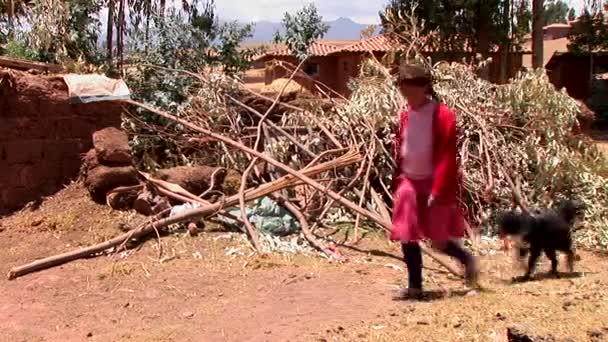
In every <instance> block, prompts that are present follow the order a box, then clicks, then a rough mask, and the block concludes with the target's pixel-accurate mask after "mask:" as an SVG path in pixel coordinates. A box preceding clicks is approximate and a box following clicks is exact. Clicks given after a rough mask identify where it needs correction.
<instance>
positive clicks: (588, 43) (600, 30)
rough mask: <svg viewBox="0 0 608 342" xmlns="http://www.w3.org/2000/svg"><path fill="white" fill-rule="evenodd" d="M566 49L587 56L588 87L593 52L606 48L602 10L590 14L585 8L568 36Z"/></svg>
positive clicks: (607, 38)
mask: <svg viewBox="0 0 608 342" xmlns="http://www.w3.org/2000/svg"><path fill="white" fill-rule="evenodd" d="M568 40H569V41H570V44H568V51H570V52H572V53H575V54H581V55H588V56H589V87H591V85H592V82H593V68H594V66H593V54H594V53H595V52H596V51H597V50H600V49H606V48H608V25H607V24H606V22H605V20H604V14H603V12H602V11H597V12H596V13H595V14H591V13H590V12H589V11H588V9H586V8H585V10H584V11H583V13H582V15H581V16H580V17H579V23H578V25H576V26H575V27H574V28H573V30H572V31H571V32H570V34H569V36H568Z"/></svg>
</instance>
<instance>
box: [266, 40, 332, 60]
mask: <svg viewBox="0 0 608 342" xmlns="http://www.w3.org/2000/svg"><path fill="white" fill-rule="evenodd" d="M337 50H339V47H338V46H335V45H332V44H327V43H323V42H313V43H312V44H310V46H309V47H308V53H309V54H310V55H311V56H327V55H329V54H330V53H332V52H335V51H337ZM292 55H293V52H292V51H291V49H289V48H288V47H286V46H285V45H282V44H277V46H275V48H274V49H271V50H269V51H267V52H266V53H265V54H263V56H271V57H285V56H292ZM260 57H261V56H260Z"/></svg>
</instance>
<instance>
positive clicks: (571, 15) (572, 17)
mask: <svg viewBox="0 0 608 342" xmlns="http://www.w3.org/2000/svg"><path fill="white" fill-rule="evenodd" d="M573 20H576V11H575V10H574V8H571V9H569V10H568V21H573Z"/></svg>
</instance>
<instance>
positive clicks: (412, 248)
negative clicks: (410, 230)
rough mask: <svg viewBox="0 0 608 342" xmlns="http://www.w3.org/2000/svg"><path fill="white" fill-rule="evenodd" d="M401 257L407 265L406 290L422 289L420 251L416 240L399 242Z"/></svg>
mask: <svg viewBox="0 0 608 342" xmlns="http://www.w3.org/2000/svg"><path fill="white" fill-rule="evenodd" d="M401 249H402V250H403V259H404V261H405V264H406V266H407V280H408V290H412V291H421V290H422V251H421V250H420V245H419V244H418V243H417V242H403V243H401Z"/></svg>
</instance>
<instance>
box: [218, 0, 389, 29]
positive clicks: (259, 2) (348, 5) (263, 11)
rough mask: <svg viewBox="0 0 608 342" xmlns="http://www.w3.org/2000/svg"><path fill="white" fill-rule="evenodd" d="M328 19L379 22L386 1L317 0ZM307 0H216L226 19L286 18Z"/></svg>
mask: <svg viewBox="0 0 608 342" xmlns="http://www.w3.org/2000/svg"><path fill="white" fill-rule="evenodd" d="M312 2H313V3H314V4H315V5H316V6H317V8H318V9H319V12H320V14H321V15H322V16H323V19H324V20H334V19H337V18H339V17H345V18H351V19H353V20H355V21H357V22H359V23H362V24H377V23H378V22H379V17H378V12H379V11H380V10H381V9H382V8H383V7H384V5H385V3H386V0H350V1H343V0H315V1H312ZM304 4H305V2H301V1H297V0H256V1H251V0H222V1H217V2H216V7H217V11H218V15H219V16H220V18H221V19H222V20H239V21H261V20H267V21H273V22H278V21H280V20H281V19H282V18H283V13H285V12H290V13H293V12H295V11H297V10H298V9H300V8H301V7H302V6H303V5H304Z"/></svg>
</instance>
